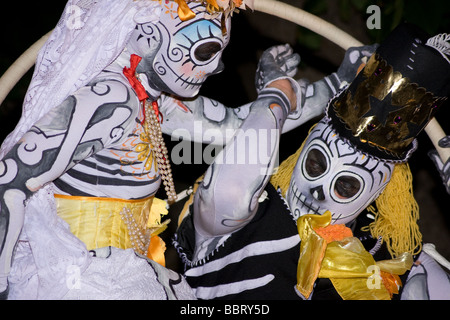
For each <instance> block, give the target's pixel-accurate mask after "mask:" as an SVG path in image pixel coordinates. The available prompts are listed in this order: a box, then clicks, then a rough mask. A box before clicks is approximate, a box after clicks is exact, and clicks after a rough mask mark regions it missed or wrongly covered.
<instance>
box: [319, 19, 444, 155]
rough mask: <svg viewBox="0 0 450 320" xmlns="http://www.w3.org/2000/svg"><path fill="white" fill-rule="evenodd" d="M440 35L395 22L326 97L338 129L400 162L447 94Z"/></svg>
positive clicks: (363, 148) (361, 147)
mask: <svg viewBox="0 0 450 320" xmlns="http://www.w3.org/2000/svg"><path fill="white" fill-rule="evenodd" d="M442 38H443V37H442V35H439V36H436V37H433V38H430V36H429V35H427V34H426V33H425V32H423V31H422V30H420V29H419V28H417V27H416V26H413V25H410V24H401V25H400V26H398V27H397V28H396V29H395V30H394V31H393V32H392V33H391V34H390V35H389V36H388V37H387V39H386V40H385V41H383V42H382V43H381V44H380V46H379V47H378V49H377V50H376V52H375V53H374V54H373V55H372V57H371V58H370V59H369V61H368V62H367V64H366V66H365V67H364V69H363V70H362V71H361V72H360V73H359V74H358V75H357V77H356V78H355V80H354V81H353V82H352V83H351V84H350V85H349V86H348V87H347V89H345V90H344V91H343V92H342V93H340V94H339V95H338V96H337V97H336V98H334V99H333V100H332V101H331V102H330V104H329V106H328V110H327V115H328V117H329V118H330V120H331V123H332V126H333V127H334V129H335V130H336V131H337V132H338V134H339V135H340V136H341V137H343V138H345V139H347V140H348V141H349V142H350V143H352V144H354V145H355V146H356V147H357V148H358V149H359V150H361V151H363V152H366V153H368V154H371V155H373V156H375V157H378V158H380V159H385V160H388V161H401V162H403V161H406V160H407V159H408V157H409V155H410V154H411V153H412V152H413V151H414V149H415V143H413V142H414V141H415V137H416V136H417V135H418V134H419V132H421V131H422V130H423V128H424V127H425V126H426V125H427V124H428V122H429V121H430V119H431V118H432V117H433V116H434V114H435V112H436V111H437V109H438V107H440V106H441V105H442V104H443V103H444V101H445V100H446V99H447V98H448V96H449V93H450V61H449V58H448V57H447V56H446V54H445V52H444V50H443V49H442V48H446V50H448V48H449V47H450V45H449V44H448V43H444V42H443V41H442ZM447 54H448V53H447Z"/></svg>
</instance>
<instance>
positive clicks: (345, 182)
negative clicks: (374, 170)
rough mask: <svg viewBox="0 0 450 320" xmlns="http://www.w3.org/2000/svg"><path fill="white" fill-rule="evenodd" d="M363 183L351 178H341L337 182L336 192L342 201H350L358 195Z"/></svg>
mask: <svg viewBox="0 0 450 320" xmlns="http://www.w3.org/2000/svg"><path fill="white" fill-rule="evenodd" d="M360 188H361V183H360V182H359V180H358V179H356V178H355V177H351V176H341V177H339V178H338V179H337V180H336V183H335V185H334V191H335V193H336V195H337V196H338V197H339V198H341V199H348V198H351V197H353V196H354V195H355V194H357V193H358V191H359V189H360Z"/></svg>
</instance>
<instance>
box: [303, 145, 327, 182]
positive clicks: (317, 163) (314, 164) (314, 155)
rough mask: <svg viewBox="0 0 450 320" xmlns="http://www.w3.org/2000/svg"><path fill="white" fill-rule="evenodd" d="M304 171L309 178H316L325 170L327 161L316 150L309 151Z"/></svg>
mask: <svg viewBox="0 0 450 320" xmlns="http://www.w3.org/2000/svg"><path fill="white" fill-rule="evenodd" d="M305 169H306V172H307V173H308V175H309V176H311V177H313V178H316V177H318V176H320V175H321V174H323V173H324V172H325V171H326V170H327V159H326V158H325V156H324V154H323V153H322V152H320V151H319V150H317V149H311V150H310V151H309V152H308V155H307V156H306V162H305Z"/></svg>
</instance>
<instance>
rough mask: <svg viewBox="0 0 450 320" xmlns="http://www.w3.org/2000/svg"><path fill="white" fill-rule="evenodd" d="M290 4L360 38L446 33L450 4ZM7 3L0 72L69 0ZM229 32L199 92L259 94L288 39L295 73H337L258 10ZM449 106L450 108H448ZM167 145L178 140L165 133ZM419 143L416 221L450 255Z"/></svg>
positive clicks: (423, 141) (183, 173)
mask: <svg viewBox="0 0 450 320" xmlns="http://www.w3.org/2000/svg"><path fill="white" fill-rule="evenodd" d="M285 2H287V3H290V4H292V5H294V6H297V7H300V8H303V9H306V10H308V11H309V12H312V13H314V14H317V15H319V16H320V17H322V18H324V19H326V20H327V21H329V22H331V23H333V24H335V25H337V26H338V27H340V28H342V29H343V30H344V31H346V32H348V33H349V34H351V35H352V36H354V37H355V38H356V39H358V40H359V41H361V42H363V43H367V44H370V43H374V42H378V41H380V40H381V39H383V37H384V36H385V35H386V34H387V33H388V32H389V31H390V30H391V29H392V28H393V27H395V26H396V25H397V24H398V23H400V22H401V21H409V22H413V23H415V24H418V25H419V26H421V27H422V28H424V29H425V30H426V31H428V32H429V33H430V34H432V35H434V34H437V33H443V32H446V33H449V32H450V2H448V1H438V0H435V1H433V0H428V1H423V0H393V1H387V0H385V1H370V0H362V1H358V0H336V1H334V0H333V1H326V0H289V1H287V0H285ZM26 3H27V4H26V5H25V4H24V2H19V1H17V2H9V3H8V6H6V5H5V6H4V7H3V8H2V9H1V11H0V12H1V13H0V14H1V17H0V23H1V28H0V30H1V36H0V45H1V50H0V74H3V73H4V72H5V71H6V69H7V68H8V67H9V66H10V65H11V64H12V63H13V62H14V61H15V59H17V58H18V57H19V56H20V55H21V54H22V53H23V52H24V51H25V50H26V49H27V48H28V47H29V46H31V45H32V44H33V43H34V42H35V41H37V40H38V39H39V38H40V37H41V36H43V35H44V34H45V33H47V32H48V31H50V30H51V29H52V28H53V27H54V26H55V25H56V23H57V21H58V19H59V17H60V15H61V13H62V11H63V8H64V6H65V4H66V1H64V0H60V1H55V0H47V1H27V2H26ZM370 4H377V5H378V6H379V7H380V9H381V25H382V27H381V29H380V30H368V29H367V27H366V20H367V18H368V17H369V14H366V8H367V7H368V6H369V5H370ZM231 33H232V37H231V42H230V45H229V47H228V48H227V49H226V50H225V54H224V57H223V60H224V63H225V67H226V68H225V71H224V72H223V73H221V74H219V75H216V76H213V77H211V78H209V79H208V80H207V82H206V84H205V85H204V87H203V89H202V92H201V93H202V94H203V95H205V96H208V97H211V98H214V99H217V100H219V101H221V102H222V103H224V104H225V105H227V106H230V107H237V106H239V105H242V104H245V103H247V102H249V101H252V100H253V99H254V98H255V97H256V92H255V90H254V85H253V79H254V74H255V70H256V64H257V61H258V58H259V56H260V54H261V53H262V51H263V50H264V49H266V48H268V47H269V46H272V45H276V44H283V43H289V44H291V45H292V46H293V47H294V49H295V51H296V52H298V53H300V55H301V57H302V63H301V66H300V69H299V73H298V75H297V78H308V79H309V80H310V81H315V80H318V79H320V78H321V77H323V76H324V75H327V74H330V73H332V72H334V71H335V70H336V69H337V67H338V66H339V64H340V62H341V60H342V58H343V56H344V51H343V50H342V49H341V48H340V47H338V46H336V45H335V44H333V43H332V42H330V41H328V40H326V39H322V38H320V37H319V36H317V35H315V34H313V33H312V32H310V31H308V30H306V29H304V28H301V27H298V26H297V25H294V24H292V23H290V22H288V21H284V20H282V19H280V18H277V17H274V16H271V15H267V14H264V13H260V12H250V11H246V12H244V11H241V13H239V14H237V15H234V16H233V26H232V31H231ZM31 75H32V70H31V71H29V72H28V73H27V74H26V76H25V77H23V79H22V80H21V81H20V82H19V83H18V84H17V85H16V87H15V88H14V89H13V91H12V92H11V93H10V94H9V96H8V97H7V98H6V99H5V101H4V102H3V103H2V104H1V106H0V141H3V139H4V137H5V136H6V135H7V134H8V133H9V132H10V131H12V130H13V129H14V127H15V125H16V123H17V121H18V119H19V117H20V113H21V105H22V101H23V98H24V95H25V92H26V90H27V86H28V84H29V81H30V79H31ZM449 107H450V106H449ZM449 114H450V110H440V111H439V113H438V114H437V116H436V117H437V119H438V121H439V123H440V124H441V126H442V127H443V129H444V131H446V132H447V133H449V134H450V124H449V121H448V119H449ZM309 127H310V126H309V125H305V126H304V127H303V128H300V129H298V130H295V131H292V132H290V133H287V134H286V135H284V136H283V138H282V143H281V154H280V160H282V159H284V158H286V157H287V156H288V155H290V154H291V153H293V152H294V151H295V150H296V149H297V147H298V146H299V144H300V143H301V141H303V139H304V138H305V134H306V130H307V129H309ZM166 140H167V143H168V147H169V149H170V145H171V144H173V143H176V142H171V141H170V138H169V139H166ZM418 140H419V149H418V150H417V151H416V153H415V154H414V155H413V157H412V159H411V160H410V166H411V170H412V172H413V176H414V188H415V189H414V190H415V197H416V200H417V201H418V203H419V206H420V209H421V211H420V220H419V225H420V227H421V230H422V233H423V240H424V242H431V243H434V244H436V247H437V250H438V251H439V252H440V253H441V254H442V255H444V256H445V257H446V258H447V259H448V260H450V215H449V213H450V210H449V208H448V206H449V201H450V195H448V194H447V193H446V192H445V188H444V186H443V185H442V182H441V180H440V177H439V174H438V173H437V171H436V170H435V168H434V165H433V163H432V162H431V160H430V159H429V158H428V156H427V152H428V151H429V150H431V149H433V146H432V144H431V142H430V141H429V139H428V137H427V135H426V134H425V133H423V134H422V135H421V136H419V138H418ZM205 169H206V165H179V166H173V171H174V178H175V180H176V182H177V191H178V192H179V191H181V190H183V189H184V188H186V187H187V186H189V185H190V184H192V183H193V181H194V180H195V179H196V178H197V177H198V176H200V175H201V174H203V172H204V170H205ZM181 207H182V203H179V204H177V205H175V206H173V207H172V208H171V210H170V216H171V217H170V218H171V219H172V224H171V228H170V229H169V230H168V231H166V232H165V233H166V238H167V240H166V244H167V246H168V248H169V249H168V251H167V255H168V267H172V268H174V269H177V268H178V264H177V259H176V257H175V253H174V250H173V248H171V243H170V236H171V234H172V233H173V231H174V229H175V228H176V221H177V214H178V212H179V210H180V209H181Z"/></svg>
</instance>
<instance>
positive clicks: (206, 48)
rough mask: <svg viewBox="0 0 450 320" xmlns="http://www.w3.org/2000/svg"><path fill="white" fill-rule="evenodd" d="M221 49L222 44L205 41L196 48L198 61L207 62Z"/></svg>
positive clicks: (195, 52) (195, 54) (195, 53)
mask: <svg viewBox="0 0 450 320" xmlns="http://www.w3.org/2000/svg"><path fill="white" fill-rule="evenodd" d="M221 49H222V46H221V45H220V44H219V43H218V42H215V41H211V42H205V43H202V44H201V45H199V46H198V47H197V48H195V51H194V56H195V59H197V60H198V61H201V62H205V61H208V60H210V59H211V58H212V57H214V56H215V54H216V53H217V52H219V51H220V50H221Z"/></svg>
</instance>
